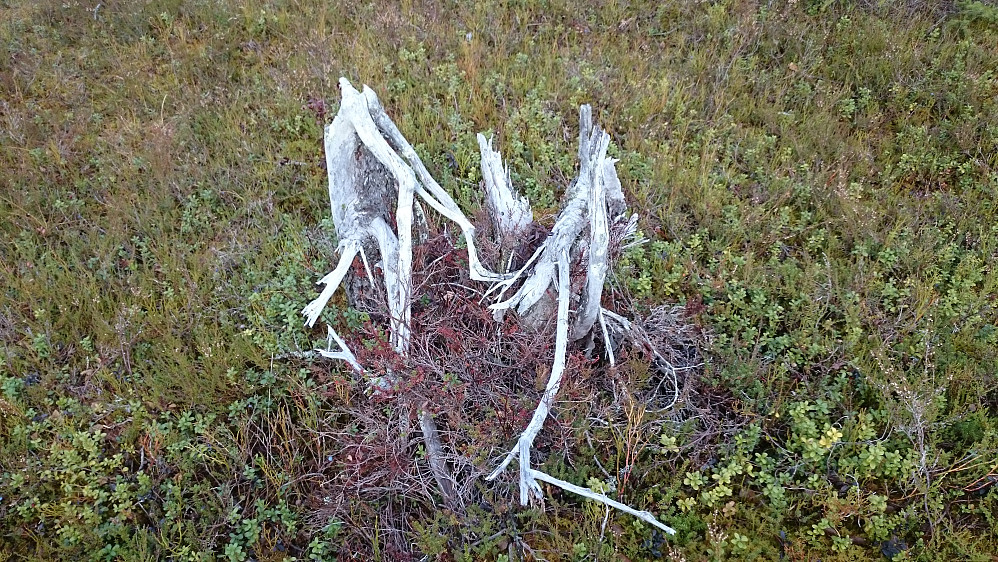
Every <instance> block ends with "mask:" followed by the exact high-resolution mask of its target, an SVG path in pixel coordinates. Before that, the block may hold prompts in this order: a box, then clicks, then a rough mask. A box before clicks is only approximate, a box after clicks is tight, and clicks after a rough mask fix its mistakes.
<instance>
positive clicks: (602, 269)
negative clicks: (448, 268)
mask: <svg viewBox="0 0 998 562" xmlns="http://www.w3.org/2000/svg"><path fill="white" fill-rule="evenodd" d="M340 88H341V90H342V96H343V100H342V103H341V105H340V109H339V112H338V113H337V115H336V117H335V119H334V120H333V122H332V123H331V124H329V125H328V126H326V128H325V149H326V168H327V172H328V175H329V200H330V207H331V212H332V218H333V223H334V225H335V227H336V231H337V234H338V236H339V247H338V250H339V253H340V259H339V262H338V263H337V265H336V267H335V269H333V271H331V272H330V273H329V274H328V275H326V276H325V277H323V278H322V279H321V280H320V283H322V284H325V287H324V289H323V290H322V292H321V294H320V295H319V297H318V298H316V299H315V300H314V301H312V302H311V303H310V304H309V305H308V306H306V307H305V309H304V310H303V311H302V313H303V314H304V315H305V316H306V317H307V321H306V323H307V324H308V325H309V326H312V325H314V324H315V322H316V321H317V320H318V318H319V315H320V314H321V312H322V310H323V308H324V307H325V306H326V304H327V303H328V301H329V299H330V298H331V297H332V295H333V293H334V291H335V290H336V288H337V287H338V286H339V285H340V284H341V283H342V282H343V280H344V277H345V276H346V275H347V273H348V271H349V269H350V266H351V264H352V263H353V261H354V258H355V257H356V256H357V255H360V256H361V259H362V260H363V263H364V268H365V270H366V273H367V277H368V282H369V283H370V284H371V285H372V286H374V285H379V286H383V287H384V290H385V295H386V298H387V301H386V302H387V310H386V311H385V314H386V315H387V317H388V319H389V332H390V335H391V345H392V347H393V348H394V349H395V351H396V352H397V353H398V354H399V355H400V356H401V357H403V358H404V357H406V356H407V355H408V354H409V351H410V342H411V340H412V336H413V334H412V331H411V319H412V309H411V304H412V302H411V301H412V295H413V286H412V285H413V283H412V279H413V270H412V267H413V237H414V232H413V224H414V214H415V213H418V212H420V211H418V205H417V197H418V198H419V200H422V201H423V202H424V203H426V204H427V205H428V206H429V207H430V208H432V209H434V210H435V211H437V212H438V213H440V214H441V215H443V216H444V217H445V218H447V219H449V220H450V221H452V222H454V223H456V224H457V226H458V227H459V228H460V230H461V232H462V234H463V235H464V238H465V241H466V243H467V249H468V267H469V273H470V277H471V279H473V280H475V281H480V282H485V283H488V284H491V286H490V287H489V289H488V290H487V291H486V296H488V295H492V294H494V295H495V297H494V298H495V300H496V301H497V302H495V303H494V304H492V305H491V306H490V308H491V309H492V311H493V313H494V315H495V316H496V319H497V320H498V319H499V318H501V317H502V315H503V314H504V313H506V312H509V311H512V312H514V313H515V314H517V315H518V317H519V318H520V321H521V323H525V324H528V325H531V326H533V327H534V329H541V328H542V327H543V326H549V325H550V324H552V322H553V324H554V326H555V329H554V340H555V342H554V343H555V354H554V362H553V364H552V365H551V370H550V376H549V379H548V381H547V385H546V387H545V390H544V393H543V395H542V396H541V399H540V402H539V404H538V406H537V409H536V410H535V411H534V414H533V417H532V418H531V420H530V423H529V424H528V425H527V427H526V429H525V430H524V431H523V433H522V434H521V435H520V437H519V439H518V440H517V443H516V445H515V446H514V447H513V448H512V449H511V450H510V451H509V452H508V453H507V454H506V456H505V458H504V459H503V460H502V461H501V462H500V463H499V465H498V466H497V467H496V468H495V470H493V471H492V473H491V474H489V475H488V477H487V479H488V480H493V479H495V478H497V477H498V476H499V475H500V474H501V473H502V472H503V471H504V470H505V468H506V467H507V466H508V465H509V464H510V462H512V461H513V460H514V459H517V460H518V463H519V485H520V502H521V504H523V505H526V504H528V503H529V502H530V501H532V500H540V499H542V491H541V487H540V484H539V483H538V481H542V482H547V483H548V484H551V485H554V486H558V487H560V488H562V489H564V490H567V491H570V492H573V493H575V494H579V495H582V496H585V497H587V498H590V499H593V500H596V501H599V502H602V503H604V504H606V505H609V506H612V507H615V508H617V509H620V510H622V511H625V512H627V513H630V514H632V515H634V516H636V517H639V518H641V519H642V520H644V521H647V522H648V523H650V524H652V525H654V526H656V527H658V528H660V529H662V530H663V531H665V532H667V533H670V534H671V533H674V531H673V529H671V528H670V527H668V526H666V525H663V524H662V523H661V522H659V521H658V520H657V519H655V517H654V516H653V515H652V514H651V513H648V512H646V511H638V510H635V509H632V508H630V507H628V506H626V505H624V504H621V503H619V502H617V501H614V500H612V499H610V498H608V497H606V496H605V495H603V494H599V493H596V492H593V491H592V490H589V489H588V488H583V487H580V486H575V485H573V484H570V483H568V482H565V481H562V480H559V479H557V478H554V477H552V476H550V475H548V474H545V473H543V472H541V471H539V470H536V469H534V468H532V467H531V459H530V455H531V450H532V447H533V443H534V440H535V438H536V437H537V435H538V433H540V431H541V428H542V427H543V425H544V421H545V419H546V418H547V415H548V413H549V412H550V410H551V408H552V407H553V405H554V401H555V397H556V396H557V394H558V390H559V388H560V386H561V381H562V377H563V374H564V371H565V365H566V357H567V353H568V349H569V347H570V346H572V345H578V344H579V343H581V342H587V341H588V342H590V345H588V346H587V348H589V349H591V348H592V347H593V346H592V345H591V342H592V340H594V339H599V340H602V342H603V343H604V345H603V347H604V349H605V352H606V353H607V359H608V360H609V362H610V363H611V365H612V364H613V362H614V357H613V351H612V350H613V348H614V346H615V344H616V343H617V342H619V341H621V340H631V341H635V342H637V343H639V344H640V345H643V346H645V347H648V346H647V345H646V344H647V341H648V340H647V338H646V337H645V336H644V334H643V333H642V332H641V330H640V328H638V327H637V326H635V325H634V324H632V323H631V322H629V321H628V320H627V319H626V318H624V317H623V316H621V315H619V314H616V313H613V312H611V311H608V310H606V309H604V308H603V307H602V304H601V301H602V294H603V286H604V282H605V280H606V275H607V272H608V271H609V269H610V266H611V257H612V256H613V255H616V254H617V253H618V252H619V250H620V249H621V248H622V247H624V246H625V245H626V244H628V243H636V241H635V240H633V238H634V236H635V233H636V224H637V216H636V215H628V214H627V210H626V203H625V200H624V195H623V191H622V189H621V184H620V181H619V179H618V178H617V173H616V169H615V167H614V163H615V161H614V160H613V159H612V158H608V157H607V155H606V153H607V148H608V146H609V143H610V136H609V135H608V134H607V133H606V131H603V130H601V129H599V128H598V127H597V126H595V125H594V124H593V122H592V110H591V108H590V107H589V106H588V105H583V106H582V107H581V109H580V119H579V165H580V169H579V175H578V177H577V178H576V180H575V181H574V182H573V183H572V185H571V186H570V188H569V189H568V190H567V192H566V193H565V196H564V201H563V204H562V209H561V212H560V213H559V215H558V217H557V219H556V221H555V224H554V226H553V228H552V229H551V232H550V234H549V235H548V236H547V237H546V239H544V240H543V242H541V243H540V244H539V245H538V246H537V248H536V250H535V251H534V252H533V253H532V254H531V255H530V257H529V258H527V259H526V261H525V263H523V264H522V265H521V266H520V267H519V269H517V270H516V271H506V269H508V268H509V264H511V263H512V262H513V257H514V256H513V250H514V248H515V247H516V246H517V245H518V243H519V242H520V241H521V240H522V238H523V236H525V234H526V233H527V232H528V231H529V230H530V228H531V223H532V221H533V216H532V211H531V209H530V204H529V202H528V201H527V200H526V199H525V198H523V197H521V196H519V195H518V194H517V192H516V190H515V189H514V188H513V186H512V184H511V183H510V176H509V171H508V169H507V168H506V166H504V164H503V162H502V159H501V157H500V155H499V153H498V152H496V151H494V150H493V149H492V144H491V141H489V140H487V139H485V137H484V136H482V135H479V136H478V144H479V149H480V151H481V157H482V160H481V167H482V177H483V184H484V188H485V202H486V210H487V212H488V214H489V217H490V218H491V220H492V223H493V231H494V232H495V233H496V237H497V240H495V241H494V242H495V243H497V244H499V245H500V246H501V247H502V248H503V249H504V253H505V254H506V255H507V256H508V259H507V261H506V267H498V268H497V269H500V271H498V272H496V271H492V270H490V269H489V268H488V267H486V266H485V264H483V263H482V262H481V261H480V259H479V253H478V251H477V249H476V239H475V227H474V226H473V225H472V223H471V221H470V220H468V218H467V217H466V216H465V215H464V213H463V212H462V211H461V209H460V208H459V207H458V206H457V204H456V203H455V202H454V200H453V199H452V198H451V197H450V196H449V195H448V194H447V192H446V191H444V190H443V189H442V188H441V187H440V185H439V184H438V183H437V182H436V181H435V180H434V179H433V177H432V176H430V174H429V172H428V171H427V170H426V167H425V166H424V165H423V163H422V161H420V159H419V156H417V155H416V152H415V150H413V148H412V146H411V145H410V144H409V143H408V142H407V141H406V140H405V138H404V137H403V136H402V134H401V133H400V132H399V130H398V128H397V127H396V126H395V124H394V123H393V122H392V120H391V119H390V118H389V117H388V115H387V114H386V113H385V111H384V109H383V108H382V107H381V104H380V102H379V101H378V98H377V96H376V95H375V94H374V92H373V91H371V90H370V89H369V88H367V87H366V86H365V87H364V89H363V92H359V91H357V90H356V89H354V88H353V86H351V84H350V83H349V82H348V81H347V80H346V79H345V78H341V79H340ZM375 253H376V255H377V256H378V257H380V261H378V262H376V263H372V259H371V255H372V254H375ZM372 265H373V266H374V267H373V268H372ZM573 272H575V273H574V275H575V278H573ZM376 278H380V280H381V281H382V283H380V284H378V283H377V282H376ZM510 292H512V295H511V296H508V297H507V296H506V294H507V293H510ZM328 332H329V346H328V348H327V349H323V350H316V351H317V352H318V353H319V354H320V355H322V356H325V357H328V358H333V359H341V360H344V361H347V362H348V363H349V364H350V365H351V367H352V368H353V369H354V370H355V371H357V372H359V373H365V366H364V365H362V364H361V363H360V362H359V361H358V360H357V358H356V357H355V356H354V354H353V353H352V352H351V350H350V349H349V348H348V347H347V345H346V343H345V342H344V341H343V340H342V338H340V337H339V335H338V334H337V333H336V332H335V331H334V330H333V329H332V328H331V327H329V328H328ZM334 342H335V343H336V345H337V348H338V349H333V346H332V344H333V343H334ZM659 359H660V361H657V362H656V364H657V365H658V366H659V367H660V368H662V369H664V370H665V371H666V374H667V375H668V376H671V377H672V379H673V386H674V387H675V386H676V385H675V373H674V370H672V369H671V366H669V365H668V362H666V361H665V360H664V359H661V357H659ZM368 381H369V384H370V385H371V388H372V390H373V391H379V390H385V389H388V388H390V387H391V386H392V385H393V384H396V383H397V382H398V381H396V380H394V375H392V374H389V376H387V377H385V376H382V377H371V378H369V379H368ZM420 426H421V430H422V432H423V436H424V442H425V443H426V450H427V455H428V461H429V464H430V467H431V470H432V473H433V476H434V478H435V479H436V481H437V484H438V486H439V488H440V490H441V494H442V495H443V497H444V499H445V501H446V502H447V503H448V504H455V503H457V502H458V498H456V497H455V491H454V490H455V481H454V478H453V476H452V475H450V474H449V472H448V471H447V467H446V464H445V463H443V462H442V461H441V460H440V457H441V456H442V454H443V453H442V445H441V442H440V439H439V436H438V435H437V429H436V425H435V423H434V422H433V419H432V417H431V416H430V415H429V413H427V412H426V411H422V412H421V413H420Z"/></svg>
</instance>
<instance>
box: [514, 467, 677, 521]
mask: <svg viewBox="0 0 998 562" xmlns="http://www.w3.org/2000/svg"><path fill="white" fill-rule="evenodd" d="M530 475H531V476H532V477H533V478H534V479H536V480H540V481H542V482H547V483H548V484H551V485H553V486H557V487H559V488H561V489H562V490H565V491H568V492H572V493H573V494H578V495H580V496H582V497H584V498H589V499H591V500H594V501H598V502H600V503H604V504H606V505H608V506H610V507H613V508H616V509H619V510H620V511H623V512H624V513H630V514H631V515H633V516H635V517H637V518H638V519H640V520H642V521H644V522H646V523H649V524H651V525H654V526H655V527H658V528H659V529H661V530H663V531H665V532H666V533H668V534H670V535H675V534H676V530H675V529H673V528H672V527H670V526H668V525H665V524H663V523H662V522H660V521H659V520H658V519H656V518H655V516H654V515H652V514H651V513H650V512H648V511H640V510H637V509H634V508H633V507H630V506H628V505H627V504H623V503H620V502H619V501H616V500H613V499H610V498H608V497H607V496H605V495H603V494H598V493H596V492H594V491H592V490H590V489H589V488H583V487H582V486H576V485H575V484H572V483H571V482H566V481H564V480H561V479H558V478H555V477H554V476H551V475H550V474H547V473H546V472H541V471H539V470H531V471H530Z"/></svg>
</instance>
